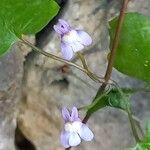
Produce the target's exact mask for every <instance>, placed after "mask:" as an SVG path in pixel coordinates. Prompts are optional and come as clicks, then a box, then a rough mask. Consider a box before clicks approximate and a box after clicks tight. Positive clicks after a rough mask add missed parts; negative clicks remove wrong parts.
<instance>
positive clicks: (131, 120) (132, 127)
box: [127, 109, 140, 143]
mask: <svg viewBox="0 0 150 150" xmlns="http://www.w3.org/2000/svg"><path fill="white" fill-rule="evenodd" d="M127 113H128V118H129V121H130V124H131V129H132V132H133V135H134V138H135V140H136V142H137V143H138V142H140V138H139V136H138V133H137V130H136V125H135V121H134V119H133V117H132V113H131V110H130V109H128V110H127Z"/></svg>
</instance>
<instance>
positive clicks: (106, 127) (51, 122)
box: [0, 0, 150, 150]
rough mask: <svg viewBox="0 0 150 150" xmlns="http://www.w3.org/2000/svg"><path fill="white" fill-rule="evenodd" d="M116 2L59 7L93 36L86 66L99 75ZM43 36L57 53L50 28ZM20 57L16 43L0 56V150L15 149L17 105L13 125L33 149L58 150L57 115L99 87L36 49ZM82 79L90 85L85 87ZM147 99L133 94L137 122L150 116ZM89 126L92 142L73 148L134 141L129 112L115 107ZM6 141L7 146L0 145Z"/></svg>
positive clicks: (117, 148)
mask: <svg viewBox="0 0 150 150" xmlns="http://www.w3.org/2000/svg"><path fill="white" fill-rule="evenodd" d="M120 4H121V1H117V0H101V1H100V0H92V1H91V0H69V1H68V3H67V4H66V6H65V7H64V10H62V14H61V18H64V19H66V20H68V21H69V22H70V24H72V25H73V26H74V27H78V28H80V29H84V30H86V31H87V32H88V33H89V34H90V35H91V36H92V38H93V41H94V42H93V45H92V46H91V47H89V48H88V49H87V50H85V52H84V53H85V57H86V59H87V62H88V65H89V66H90V68H92V70H93V71H94V72H95V73H97V74H98V75H103V74H104V73H105V69H106V53H107V51H108V49H109V48H108V45H109V38H108V32H107V20H108V19H110V18H111V17H112V16H114V15H116V13H117V12H118V10H119V8H120ZM149 6H150V1H149V0H145V1H143V0H132V1H131V2H130V3H129V11H138V12H141V13H143V14H145V15H149V16H150V8H149ZM47 35H48V36H47V37H46V38H45V42H44V44H42V43H41V46H40V47H42V48H43V49H44V50H45V51H47V52H51V53H54V54H57V55H59V56H61V54H60V46H59V38H58V36H57V35H56V33H54V32H51V33H50V34H47ZM43 45H44V46H43ZM24 49H26V48H24ZM25 51H26V50H25ZM25 53H26V52H25ZM23 61H24V57H23V54H22V53H21V52H20V50H19V49H18V48H17V47H16V46H15V48H14V50H12V51H11V52H10V53H9V54H8V55H6V56H5V57H3V58H1V59H0V108H1V110H3V111H1V112H0V150H10V149H11V150H15V148H14V130H15V128H16V119H15V118H16V113H17V111H18V108H19V113H17V126H18V128H19V130H20V131H21V133H22V134H23V136H24V137H25V138H26V139H28V140H29V141H30V142H31V143H32V144H33V145H34V146H35V148H36V150H62V149H63V148H62V147H61V145H60V141H59V134H60V131H61V128H62V126H63V120H62V119H61V114H60V110H61V107H62V105H63V106H68V107H72V106H74V105H75V106H77V107H78V106H82V105H85V104H88V103H89V102H90V101H91V99H92V98H93V96H94V95H95V93H96V89H98V87H99V85H98V84H97V83H94V82H93V81H91V79H90V78H88V77H87V76H86V75H85V74H84V73H82V72H81V71H79V70H77V69H75V68H72V67H71V68H70V69H71V70H72V72H73V74H69V73H62V71H61V70H62V66H63V65H64V64H62V63H60V62H57V61H54V60H52V59H49V58H46V57H44V56H42V55H39V54H36V53H34V52H32V53H30V54H29V55H28V56H27V57H26V60H25V63H24V66H23ZM6 62H7V63H8V64H6ZM74 62H76V63H80V62H79V60H78V59H74ZM1 70H3V71H1ZM23 73H24V74H23ZM22 75H23V78H22ZM80 78H81V79H83V80H85V82H87V83H89V84H90V85H92V87H94V88H91V87H89V86H87V85H86V84H85V83H83V82H82V81H81V79H80ZM113 79H115V80H116V81H117V82H119V84H120V85H122V86H133V87H136V86H141V85H142V83H141V82H140V81H137V80H135V79H131V78H129V77H127V76H124V75H122V74H120V73H118V72H117V71H115V70H114V71H113ZM149 97H150V94H145V93H142V94H137V95H134V96H133V101H132V104H133V111H134V113H135V114H136V115H137V116H138V117H139V118H140V119H141V120H145V119H147V118H148V117H149V113H150V112H149V106H150V102H149ZM141 99H142V101H141ZM18 102H19V104H18ZM16 104H18V105H16ZM6 108H7V109H6ZM81 116H82V117H83V116H84V114H83V113H82V114H81ZM88 125H89V127H90V128H91V129H92V130H93V132H94V133H95V138H94V140H93V141H92V142H89V143H84V142H83V143H82V144H81V145H80V146H79V147H76V148H73V149H78V150H81V149H82V150H91V149H93V150H99V149H100V150H110V149H111V150H121V149H123V148H125V147H128V146H131V145H132V144H133V143H134V140H133V137H132V133H131V130H130V125H129V124H128V119H127V116H126V115H125V114H124V113H123V112H120V111H118V110H115V109H109V108H107V109H103V110H100V111H99V112H97V113H96V114H94V115H93V117H92V118H91V119H90V120H89V124H88ZM8 129H10V130H8ZM4 135H5V137H6V139H5V138H4ZM2 140H3V141H2ZM5 141H6V145H7V146H8V147H6V146H5V148H2V146H4V144H5ZM1 143H2V144H1ZM18 150H23V148H22V149H21V148H18ZM26 150H34V149H33V148H30V149H29V148H26Z"/></svg>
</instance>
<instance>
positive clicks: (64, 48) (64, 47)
mask: <svg viewBox="0 0 150 150" xmlns="http://www.w3.org/2000/svg"><path fill="white" fill-rule="evenodd" d="M61 52H62V55H63V57H64V59H66V60H71V59H72V57H73V51H72V48H71V46H70V45H69V44H66V43H63V42H62V43H61Z"/></svg>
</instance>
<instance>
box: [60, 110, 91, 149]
mask: <svg viewBox="0 0 150 150" xmlns="http://www.w3.org/2000/svg"><path fill="white" fill-rule="evenodd" d="M62 116H63V119H64V121H65V126H64V129H63V130H62V132H61V144H62V145H63V146H64V147H65V148H69V147H70V146H77V145H79V144H80V142H81V139H83V140H84V141H91V140H92V139H93V137H94V135H93V133H92V131H91V130H90V129H89V128H88V127H87V126H86V125H85V124H84V123H82V122H81V119H80V118H79V116H78V110H77V108H76V107H73V108H72V111H71V112H69V111H68V109H66V108H63V109H62Z"/></svg>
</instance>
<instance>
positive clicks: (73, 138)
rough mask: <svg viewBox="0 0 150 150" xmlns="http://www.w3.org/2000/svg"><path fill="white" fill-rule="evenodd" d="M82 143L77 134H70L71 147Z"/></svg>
mask: <svg viewBox="0 0 150 150" xmlns="http://www.w3.org/2000/svg"><path fill="white" fill-rule="evenodd" d="M80 142H81V139H80V137H79V135H78V134H77V133H76V132H72V133H70V137H69V145H70V146H77V145H79V144H80Z"/></svg>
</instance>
